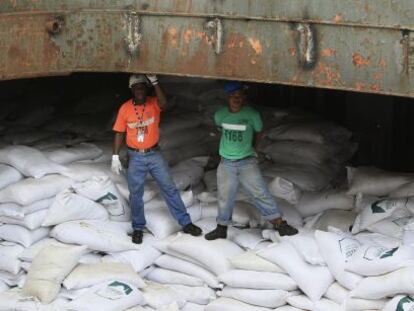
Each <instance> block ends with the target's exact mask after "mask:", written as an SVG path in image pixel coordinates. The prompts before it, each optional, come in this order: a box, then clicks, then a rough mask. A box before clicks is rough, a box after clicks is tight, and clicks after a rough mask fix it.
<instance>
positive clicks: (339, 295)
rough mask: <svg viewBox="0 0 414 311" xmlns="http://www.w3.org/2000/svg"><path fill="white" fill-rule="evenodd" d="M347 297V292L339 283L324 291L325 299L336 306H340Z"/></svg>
mask: <svg viewBox="0 0 414 311" xmlns="http://www.w3.org/2000/svg"><path fill="white" fill-rule="evenodd" d="M348 295H349V290H347V289H346V288H345V287H342V286H341V285H340V284H339V283H336V282H335V283H333V284H332V285H331V286H329V288H328V290H327V291H326V294H325V297H326V298H328V299H330V300H332V301H334V302H336V303H337V304H342V303H343V302H344V301H345V299H346V298H347V297H348Z"/></svg>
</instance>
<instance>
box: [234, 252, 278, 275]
mask: <svg viewBox="0 0 414 311" xmlns="http://www.w3.org/2000/svg"><path fill="white" fill-rule="evenodd" d="M229 261H230V263H231V265H232V267H233V268H234V269H239V270H251V271H258V272H260V271H261V272H276V273H284V271H283V269H282V268H280V267H279V266H278V265H276V264H274V263H273V262H270V261H268V260H266V259H263V258H262V257H260V256H257V255H256V252H255V251H252V250H248V251H246V252H244V253H242V254H240V255H236V256H234V257H231V258H230V259H229Z"/></svg>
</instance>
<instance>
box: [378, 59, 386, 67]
mask: <svg viewBox="0 0 414 311" xmlns="http://www.w3.org/2000/svg"><path fill="white" fill-rule="evenodd" d="M378 66H380V67H382V68H386V67H387V62H386V61H385V59H384V58H383V57H381V58H380V59H379V61H378Z"/></svg>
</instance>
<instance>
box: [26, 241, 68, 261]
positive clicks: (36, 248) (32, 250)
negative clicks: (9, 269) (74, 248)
mask: <svg viewBox="0 0 414 311" xmlns="http://www.w3.org/2000/svg"><path fill="white" fill-rule="evenodd" d="M49 244H53V245H57V246H65V245H67V244H64V243H60V242H58V241H57V240H55V239H51V238H44V239H41V240H39V241H37V242H36V243H33V244H32V245H30V246H29V247H27V248H25V249H24V250H23V252H22V253H21V254H20V255H19V258H20V259H21V260H23V261H28V262H32V261H33V258H34V257H36V255H37V254H38V253H39V252H40V251H41V250H42V248H44V247H46V246H48V245H49Z"/></svg>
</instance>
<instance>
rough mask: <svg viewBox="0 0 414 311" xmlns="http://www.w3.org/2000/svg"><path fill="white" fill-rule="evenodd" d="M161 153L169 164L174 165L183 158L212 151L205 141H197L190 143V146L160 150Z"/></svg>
mask: <svg viewBox="0 0 414 311" xmlns="http://www.w3.org/2000/svg"><path fill="white" fill-rule="evenodd" d="M161 153H162V155H163V157H164V159H165V160H166V161H167V162H168V164H169V165H175V164H177V163H180V162H181V161H183V160H188V159H191V158H194V157H201V156H205V155H206V154H211V153H212V152H211V150H210V149H209V146H208V144H207V143H206V142H201V143H200V142H197V144H196V145H191V148H189V147H188V146H183V147H180V148H174V149H168V150H162V151H161Z"/></svg>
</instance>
